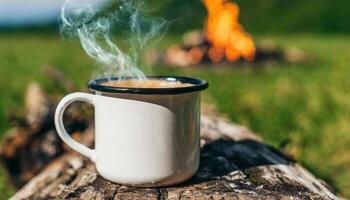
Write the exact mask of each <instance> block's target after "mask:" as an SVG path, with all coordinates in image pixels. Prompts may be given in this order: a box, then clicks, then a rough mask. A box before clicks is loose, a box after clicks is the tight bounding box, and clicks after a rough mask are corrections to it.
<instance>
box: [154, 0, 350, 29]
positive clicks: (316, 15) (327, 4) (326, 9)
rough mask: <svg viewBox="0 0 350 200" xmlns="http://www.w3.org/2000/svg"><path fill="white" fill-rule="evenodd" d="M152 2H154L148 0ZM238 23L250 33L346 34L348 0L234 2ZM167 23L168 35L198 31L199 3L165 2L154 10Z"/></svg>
mask: <svg viewBox="0 0 350 200" xmlns="http://www.w3.org/2000/svg"><path fill="white" fill-rule="evenodd" d="M151 1H154V2H156V0H151ZM235 2H237V3H238V5H239V6H240V8H241V15H240V19H241V22H242V24H243V25H244V27H245V28H246V29H247V30H248V31H253V32H262V33H267V32H275V33H276V32H277V33H281V32H283V33H285V32H293V33H295V32H349V31H350V12H349V8H350V1H348V0H337V1H334V0H318V1H314V0H293V1H287V0H264V1H258V0H235ZM157 9H158V10H160V11H159V12H160V13H161V14H162V15H163V16H166V18H167V19H169V20H175V21H176V23H173V26H172V27H171V29H172V31H184V30H188V29H193V28H201V27H202V26H203V21H204V20H203V19H204V17H205V16H206V10H205V8H204V6H203V4H202V3H201V0H193V1H188V0H165V1H162V3H161V5H160V6H159V7H158V8H157Z"/></svg>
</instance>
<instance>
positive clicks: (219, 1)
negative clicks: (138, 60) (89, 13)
mask: <svg viewBox="0 0 350 200" xmlns="http://www.w3.org/2000/svg"><path fill="white" fill-rule="evenodd" d="M202 1H203V4H204V6H205V8H206V10H207V13H208V16H207V18H206V19H205V23H204V29H203V30H194V31H190V32H188V33H185V34H184V36H183V44H182V45H179V44H176V45H172V46H170V47H169V48H168V49H167V50H166V51H165V53H158V52H155V51H149V52H147V54H146V55H145V61H146V62H147V63H149V64H155V63H165V64H167V65H171V66H181V67H187V66H196V65H198V64H212V63H225V64H233V63H247V64H254V63H259V64H260V63H261V62H269V61H273V62H274V61H278V62H280V61H287V62H291V63H303V62H306V61H308V60H309V56H308V55H306V53H304V52H303V51H302V50H300V49H298V48H295V47H291V48H288V49H281V48H278V47H277V45H275V43H274V42H272V41H270V40H265V41H262V42H260V43H259V44H258V45H256V44H255V42H254V40H253V37H252V36H251V35H250V34H249V33H247V32H246V31H245V30H244V28H243V26H242V25H241V24H240V23H239V12H240V10H239V6H238V5H237V4H236V3H235V2H232V1H230V0H202Z"/></svg>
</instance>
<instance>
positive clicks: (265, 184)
mask: <svg viewBox="0 0 350 200" xmlns="http://www.w3.org/2000/svg"><path fill="white" fill-rule="evenodd" d="M49 110H51V109H49ZM39 116H40V115H39ZM40 119H42V118H40ZM34 121H35V120H34ZM50 130H51V132H52V131H54V130H52V129H50ZM42 132H44V131H43V130H41V133H42ZM32 135H33V134H32ZM11 138H13V136H12V137H11ZM80 138H81V139H82V140H83V141H84V143H85V144H87V145H90V146H91V145H92V144H93V127H92V126H89V127H88V128H86V129H84V130H83V131H82V134H80ZM201 138H202V139H201V160H200V163H201V164H200V168H199V170H198V172H197V173H196V175H195V176H194V177H193V178H191V179H190V180H188V181H186V182H184V183H181V184H178V185H174V186H169V187H160V188H135V187H127V186H123V185H119V184H116V183H112V182H110V181H107V180H105V179H103V178H102V177H101V176H100V175H99V174H97V172H96V170H95V166H94V164H93V163H92V162H91V161H89V160H87V159H86V158H84V157H82V156H80V155H78V154H77V153H75V152H72V151H66V150H64V151H62V153H61V156H52V157H50V158H52V159H54V160H52V161H49V162H48V164H47V166H46V167H45V168H43V169H40V168H39V167H37V168H38V169H40V170H39V171H40V172H39V173H38V172H33V173H36V175H35V176H34V175H33V178H32V179H31V180H30V181H29V182H27V183H26V184H25V185H24V186H23V187H22V188H21V189H20V190H19V191H18V192H17V193H16V194H15V195H14V196H13V197H12V198H11V199H12V200H19V199H87V200H88V199H338V198H339V197H338V196H337V194H336V193H335V192H334V191H333V190H332V189H331V188H330V187H329V186H328V185H327V184H326V183H325V182H324V181H322V180H319V179H317V178H316V177H315V176H314V175H312V174H311V173H310V172H308V171H307V170H306V169H304V168H303V167H302V166H301V165H299V164H298V163H296V162H295V161H293V160H292V159H290V158H288V157H287V156H285V155H283V154H282V153H280V152H279V151H277V150H276V149H274V148H272V147H271V146H269V145H267V144H265V143H264V142H263V141H262V140H261V139H260V138H259V137H258V136H256V135H255V134H254V133H252V132H251V131H249V130H248V129H246V128H244V127H242V126H239V125H237V124H234V123H231V122H229V121H228V120H227V119H226V118H223V117H220V116H218V115H217V113H216V112H215V111H212V110H211V109H208V107H207V106H205V107H204V110H203V112H202V120H201ZM4 141H7V142H5V144H3V146H2V148H3V149H6V148H5V147H8V146H9V145H11V144H12V143H11V141H12V140H7V139H6V138H5V139H4ZM44 141H45V140H44ZM17 143H18V142H17ZM17 143H16V144H17ZM22 143H24V142H22ZM55 144H56V143H55ZM4 145H5V147H4ZM19 146H20V145H19ZM22 146H23V145H22ZM16 148H17V149H20V148H19V147H16ZM58 149H62V148H58ZM63 149H65V148H63ZM14 151H16V149H13V150H12V151H11V152H14ZM22 151H23V148H22ZM6 155H7V154H5V153H2V154H1V155H0V156H1V157H2V161H3V163H4V161H8V160H10V157H6ZM11 155H12V154H11ZM15 155H19V156H18V158H20V157H21V156H20V155H21V154H15ZM22 157H23V156H22ZM4 158H7V160H6V159H4ZM18 158H17V159H18ZM41 163H42V162H41ZM5 164H6V162H5ZM6 166H7V167H10V166H11V164H8V165H5V167H6ZM34 166H37V165H34ZM27 171H28V169H27ZM37 171H38V170H37ZM21 180H22V179H21ZM19 183H20V181H19ZM23 183H24V182H23Z"/></svg>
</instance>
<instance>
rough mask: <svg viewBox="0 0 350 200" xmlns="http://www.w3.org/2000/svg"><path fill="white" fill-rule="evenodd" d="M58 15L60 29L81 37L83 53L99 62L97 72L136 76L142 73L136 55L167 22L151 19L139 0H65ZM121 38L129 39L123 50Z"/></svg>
mask: <svg viewBox="0 0 350 200" xmlns="http://www.w3.org/2000/svg"><path fill="white" fill-rule="evenodd" d="M61 18H62V26H61V31H62V32H63V33H64V34H65V35H69V36H77V37H78V38H79V39H80V42H81V45H82V47H83V48H84V50H85V52H86V53H87V54H88V55H89V56H90V57H92V58H93V59H95V60H96V61H97V62H98V64H99V69H98V71H99V73H102V74H100V75H102V76H105V77H111V76H118V77H136V78H139V79H143V78H145V75H144V73H143V72H142V71H141V70H140V69H139V62H138V60H139V57H138V55H139V54H140V52H141V51H142V50H144V48H145V46H146V44H147V42H148V41H149V40H150V39H152V38H154V37H155V36H159V35H160V34H161V33H164V30H165V27H166V24H167V23H166V21H165V20H164V19H150V17H149V12H147V11H146V8H145V4H144V3H143V1H141V0H66V1H65V4H64V6H63V7H62V15H61ZM121 38H127V41H128V42H127V45H126V46H127V48H124V50H122V48H121V47H120V44H121V42H120V39H121ZM117 39H119V40H118V42H116V41H117ZM123 47H124V46H123ZM125 49H126V50H125Z"/></svg>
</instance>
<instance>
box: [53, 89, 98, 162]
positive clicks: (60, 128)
mask: <svg viewBox="0 0 350 200" xmlns="http://www.w3.org/2000/svg"><path fill="white" fill-rule="evenodd" d="M94 99H95V95H92V94H88V93H82V92H76V93H72V94H69V95H67V96H65V97H64V98H63V99H62V100H61V101H60V102H59V103H58V105H57V108H56V112H55V126H56V130H57V132H58V135H59V136H60V137H61V139H62V140H63V141H64V142H65V143H66V144H67V145H68V146H69V147H71V148H72V149H74V150H75V151H77V152H78V153H80V154H82V155H84V156H86V157H88V158H90V160H92V161H93V162H95V158H96V155H95V150H93V149H90V148H88V147H86V146H84V145H82V144H80V143H79V142H77V141H75V140H74V139H73V138H72V137H71V136H70V135H69V134H68V133H67V131H66V129H65V127H64V124H63V114H64V112H65V111H66V109H67V107H68V106H69V105H70V104H72V103H74V102H76V101H82V102H86V103H89V104H92V105H93V106H94V103H95V101H94Z"/></svg>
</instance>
